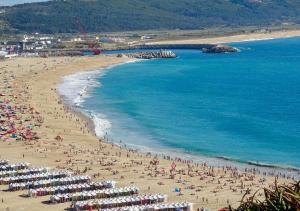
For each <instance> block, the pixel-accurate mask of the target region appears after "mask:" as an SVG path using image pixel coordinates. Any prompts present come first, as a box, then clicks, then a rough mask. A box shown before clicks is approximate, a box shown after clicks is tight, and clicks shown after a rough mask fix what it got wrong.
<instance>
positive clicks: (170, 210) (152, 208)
mask: <svg viewBox="0 0 300 211" xmlns="http://www.w3.org/2000/svg"><path fill="white" fill-rule="evenodd" d="M192 209H193V205H192V204H191V203H188V202H181V203H168V204H148V205H137V206H127V207H117V208H108V209H102V211H174V210H176V211H177V210H180V211H191V210H192ZM79 210H80V209H79Z"/></svg>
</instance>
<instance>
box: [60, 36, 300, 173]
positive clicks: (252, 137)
mask: <svg viewBox="0 0 300 211" xmlns="http://www.w3.org/2000/svg"><path fill="white" fill-rule="evenodd" d="M232 45H233V46H236V47H239V48H240V49H241V51H240V52H238V53H234V54H203V53H201V52H200V51H198V50H175V51H176V53H177V55H178V58H176V59H161V60H148V61H139V62H134V63H128V64H124V65H118V66H115V67H111V68H109V69H107V70H106V71H105V72H104V73H103V72H102V73H101V74H100V72H97V71H94V72H90V73H81V74H79V75H78V74H77V75H73V76H69V77H67V78H66V79H65V83H64V84H63V85H62V86H61V87H60V89H61V90H62V93H64V95H65V96H66V98H67V99H68V100H69V102H72V103H76V105H77V106H79V107H80V108H81V109H82V110H84V111H85V112H87V113H89V114H90V115H91V117H92V118H93V119H94V122H95V126H96V133H97V135H98V136H100V137H108V138H109V139H111V140H114V141H115V142H116V143H118V142H120V141H121V142H122V143H125V144H127V145H130V146H136V147H140V148H143V147H146V149H147V150H148V149H149V150H150V149H151V150H152V151H156V152H168V151H172V150H173V151H176V152H181V153H185V154H189V155H194V156H198V155H199V156H206V157H225V158H228V159H232V160H235V161H239V162H255V163H256V162H257V163H263V164H271V165H278V166H285V167H286V166H289V167H296V168H300V38H288V39H274V40H265V41H253V42H241V43H232ZM70 77H71V78H70ZM72 77H73V78H72ZM68 80H69V82H68ZM72 83H73V85H72ZM70 84H71V85H70ZM75 89H76V90H78V92H74V90H75ZM68 90H69V94H68Z"/></svg>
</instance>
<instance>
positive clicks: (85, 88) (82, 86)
mask: <svg viewBox="0 0 300 211" xmlns="http://www.w3.org/2000/svg"><path fill="white" fill-rule="evenodd" d="M101 74H103V71H101V70H94V71H89V72H80V73H76V74H73V75H68V76H65V77H63V80H64V82H63V83H62V84H61V85H59V86H58V92H59V93H60V94H61V95H62V96H63V97H64V98H65V100H66V101H67V103H69V104H71V105H72V106H77V107H80V106H81V104H82V103H83V102H84V101H85V99H86V98H88V97H89V91H90V90H91V89H92V88H94V87H99V86H101V84H100V83H99V82H98V81H97V80H96V79H95V78H96V77H97V76H100V75H101Z"/></svg>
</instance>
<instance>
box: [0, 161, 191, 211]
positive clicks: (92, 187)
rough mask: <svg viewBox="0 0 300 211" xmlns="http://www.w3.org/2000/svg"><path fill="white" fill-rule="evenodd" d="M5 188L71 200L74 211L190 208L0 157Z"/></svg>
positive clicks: (112, 183)
mask: <svg viewBox="0 0 300 211" xmlns="http://www.w3.org/2000/svg"><path fill="white" fill-rule="evenodd" d="M2 184H8V190H9V191H17V190H25V189H26V190H28V193H27V195H28V196H29V197H37V196H46V195H50V199H49V202H52V203H53V204H56V203H64V202H72V203H71V204H72V205H71V206H72V207H73V208H74V210H76V211H81V210H92V209H98V210H99V209H101V210H105V211H129V210H130V211H131V210H132V211H177V210H182V211H190V210H192V204H190V203H186V202H183V203H173V204H165V202H166V200H167V196H166V195H162V194H153V195H139V192H140V191H139V188H138V187H135V186H130V187H116V182H115V181H103V182H92V181H91V177H89V176H73V175H72V173H71V172H67V171H53V170H50V169H49V168H29V164H28V163H21V164H9V162H8V161H6V160H0V185H2Z"/></svg>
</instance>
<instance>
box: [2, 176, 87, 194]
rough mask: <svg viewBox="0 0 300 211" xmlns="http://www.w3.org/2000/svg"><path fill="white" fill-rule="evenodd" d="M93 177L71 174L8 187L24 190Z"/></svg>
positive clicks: (68, 183)
mask: <svg viewBox="0 0 300 211" xmlns="http://www.w3.org/2000/svg"><path fill="white" fill-rule="evenodd" d="M90 181H91V178H90V177H89V176H71V177H65V178H59V179H48V180H38V181H33V182H23V183H11V184H9V187H8V189H9V190H10V191H17V190H24V189H36V188H43V187H53V186H62V185H71V184H80V183H87V182H90Z"/></svg>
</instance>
